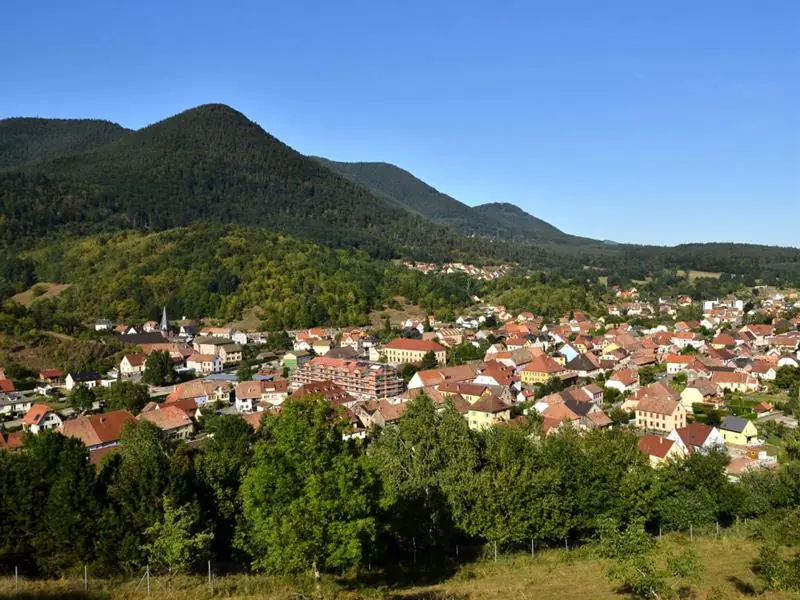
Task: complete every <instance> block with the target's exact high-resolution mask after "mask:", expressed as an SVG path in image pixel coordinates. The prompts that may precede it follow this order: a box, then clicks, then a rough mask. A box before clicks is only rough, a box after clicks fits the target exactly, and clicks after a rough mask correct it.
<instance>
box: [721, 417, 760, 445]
mask: <svg viewBox="0 0 800 600" xmlns="http://www.w3.org/2000/svg"><path fill="white" fill-rule="evenodd" d="M719 430H720V432H721V433H722V437H723V438H724V439H725V441H726V442H727V443H729V444H733V445H735V446H746V445H748V444H749V443H750V442H753V441H755V440H757V439H758V430H757V429H756V426H755V425H754V424H753V422H752V421H750V420H748V419H743V418H742V417H736V416H734V415H728V416H727V417H725V419H723V421H722V424H721V425H720V426H719Z"/></svg>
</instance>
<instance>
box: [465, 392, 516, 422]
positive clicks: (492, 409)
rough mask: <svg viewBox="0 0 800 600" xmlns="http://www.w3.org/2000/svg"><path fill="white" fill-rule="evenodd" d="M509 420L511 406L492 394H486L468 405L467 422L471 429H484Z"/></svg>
mask: <svg viewBox="0 0 800 600" xmlns="http://www.w3.org/2000/svg"><path fill="white" fill-rule="evenodd" d="M510 420H511V406H510V405H508V404H506V403H505V402H503V401H502V400H501V399H500V398H498V397H497V396H495V395H494V394H487V395H486V396H483V397H482V398H481V399H480V400H478V401H477V402H475V403H474V404H472V405H470V407H469V409H468V411H467V422H468V423H469V426H470V428H471V429H486V428H487V427H491V426H492V425H496V424H497V423H502V422H507V421H510Z"/></svg>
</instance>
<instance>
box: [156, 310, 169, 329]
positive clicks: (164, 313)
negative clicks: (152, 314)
mask: <svg viewBox="0 0 800 600" xmlns="http://www.w3.org/2000/svg"><path fill="white" fill-rule="evenodd" d="M158 328H159V329H160V330H161V333H167V332H168V331H169V320H168V319H167V307H166V306H165V307H164V309H163V310H162V311H161V323H159V324H158Z"/></svg>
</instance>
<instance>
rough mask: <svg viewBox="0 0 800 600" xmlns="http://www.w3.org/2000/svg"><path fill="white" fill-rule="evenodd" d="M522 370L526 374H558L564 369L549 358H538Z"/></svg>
mask: <svg viewBox="0 0 800 600" xmlns="http://www.w3.org/2000/svg"><path fill="white" fill-rule="evenodd" d="M522 370H523V371H524V372H526V373H548V374H556V373H560V372H562V371H563V370H564V367H562V366H561V365H560V364H558V363H557V362H556V361H554V360H553V359H552V358H550V357H549V356H536V357H534V359H533V360H532V361H531V362H529V363H528V364H527V365H525V367H523V369H522Z"/></svg>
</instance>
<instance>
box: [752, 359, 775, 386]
mask: <svg viewBox="0 0 800 600" xmlns="http://www.w3.org/2000/svg"><path fill="white" fill-rule="evenodd" d="M750 373H751V374H752V375H754V376H755V377H756V378H758V379H759V380H761V381H775V377H776V376H777V368H776V366H775V365H774V364H773V363H771V362H769V361H767V360H756V361H753V367H752V369H751V370H750Z"/></svg>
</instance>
